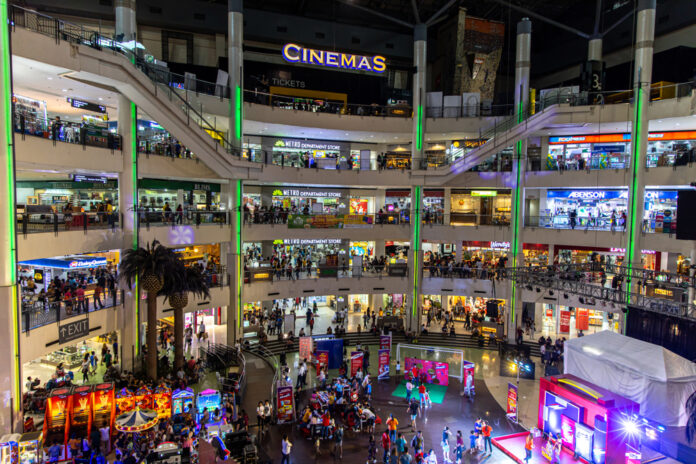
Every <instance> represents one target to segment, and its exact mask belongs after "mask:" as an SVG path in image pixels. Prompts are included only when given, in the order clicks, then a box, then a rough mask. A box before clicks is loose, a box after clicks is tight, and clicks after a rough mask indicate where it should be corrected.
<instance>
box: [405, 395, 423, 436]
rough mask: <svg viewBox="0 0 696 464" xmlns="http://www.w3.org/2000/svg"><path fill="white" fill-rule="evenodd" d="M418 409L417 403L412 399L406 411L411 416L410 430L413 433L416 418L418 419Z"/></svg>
mask: <svg viewBox="0 0 696 464" xmlns="http://www.w3.org/2000/svg"><path fill="white" fill-rule="evenodd" d="M419 409H420V406H419V405H418V401H417V400H416V399H415V398H413V399H412V400H411V403H410V404H409V405H408V408H407V409H406V410H407V411H408V413H409V415H410V416H411V428H412V429H413V431H414V432H415V431H416V417H418V410H419Z"/></svg>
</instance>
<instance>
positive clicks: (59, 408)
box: [43, 387, 72, 461]
mask: <svg viewBox="0 0 696 464" xmlns="http://www.w3.org/2000/svg"><path fill="white" fill-rule="evenodd" d="M71 392H72V388H66V387H64V388H55V389H53V390H52V391H51V393H50V394H49V395H48V398H47V399H46V413H45V416H44V425H43V436H44V446H46V447H50V446H52V445H53V444H54V443H58V444H59V445H61V446H62V447H63V452H62V454H61V457H60V459H65V458H66V452H65V449H66V445H67V443H68V437H69V434H68V433H69V432H70V421H69V420H68V419H69V417H68V416H69V414H70V408H71V401H70V400H71V399H72V394H71ZM44 458H45V459H44V460H45V461H48V457H47V456H44Z"/></svg>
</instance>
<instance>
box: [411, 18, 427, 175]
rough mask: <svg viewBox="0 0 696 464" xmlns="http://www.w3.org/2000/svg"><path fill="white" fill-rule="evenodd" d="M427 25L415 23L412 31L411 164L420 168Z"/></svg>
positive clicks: (423, 124)
mask: <svg viewBox="0 0 696 464" xmlns="http://www.w3.org/2000/svg"><path fill="white" fill-rule="evenodd" d="M427 39H428V26H426V25H425V24H416V27H415V28H414V32H413V66H414V68H415V73H414V75H413V143H412V144H411V166H412V167H413V169H420V168H421V167H422V166H421V163H422V161H423V159H424V155H423V154H424V150H423V149H424V140H423V139H424V136H425V102H426V95H425V89H426V87H425V82H426V74H427V73H426V68H427V63H428V60H427Z"/></svg>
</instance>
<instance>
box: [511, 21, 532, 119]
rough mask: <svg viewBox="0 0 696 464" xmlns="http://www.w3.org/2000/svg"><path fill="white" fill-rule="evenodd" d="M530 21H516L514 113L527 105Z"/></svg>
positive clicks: (530, 40) (530, 38)
mask: <svg viewBox="0 0 696 464" xmlns="http://www.w3.org/2000/svg"><path fill="white" fill-rule="evenodd" d="M531 50H532V22H531V21H530V20H529V18H522V20H521V21H520V22H518V23H517V45H516V47H515V114H518V115H519V114H520V109H522V111H525V110H526V109H527V106H528V105H529V68H530V66H531Z"/></svg>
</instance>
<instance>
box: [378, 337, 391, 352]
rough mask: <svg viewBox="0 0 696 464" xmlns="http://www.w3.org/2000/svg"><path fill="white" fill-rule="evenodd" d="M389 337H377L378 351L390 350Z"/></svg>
mask: <svg viewBox="0 0 696 464" xmlns="http://www.w3.org/2000/svg"><path fill="white" fill-rule="evenodd" d="M391 342H392V338H391V335H380V336H379V349H380V350H391Z"/></svg>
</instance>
